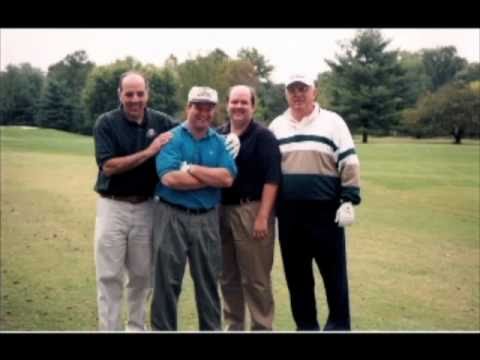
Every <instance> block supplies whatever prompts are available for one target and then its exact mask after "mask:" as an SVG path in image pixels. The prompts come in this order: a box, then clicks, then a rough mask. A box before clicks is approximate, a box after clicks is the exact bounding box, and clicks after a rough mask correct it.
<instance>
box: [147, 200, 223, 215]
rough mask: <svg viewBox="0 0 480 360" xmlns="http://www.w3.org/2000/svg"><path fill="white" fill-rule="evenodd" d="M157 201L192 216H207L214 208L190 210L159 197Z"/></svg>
mask: <svg viewBox="0 0 480 360" xmlns="http://www.w3.org/2000/svg"><path fill="white" fill-rule="evenodd" d="M155 201H158V202H161V203H164V204H166V205H168V206H171V207H173V208H174V209H177V210H180V211H183V212H185V213H187V214H190V215H201V214H205V213H207V212H209V211H212V210H213V209H214V208H210V209H203V208H200V209H190V208H187V207H185V206H183V205H179V204H174V203H171V202H170V201H167V200H165V199H162V198H161V197H158V196H155Z"/></svg>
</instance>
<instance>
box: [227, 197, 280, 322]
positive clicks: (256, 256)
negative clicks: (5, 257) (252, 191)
mask: <svg viewBox="0 0 480 360" xmlns="http://www.w3.org/2000/svg"><path fill="white" fill-rule="evenodd" d="M259 206H260V203H259V202H258V201H254V202H249V203H246V204H243V205H226V206H222V207H221V209H220V234H221V237H222V251H223V271H222V276H221V289H222V296H223V301H224V309H223V315H224V320H225V323H226V329H227V330H231V331H244V330H245V305H246V306H247V307H248V309H249V311H250V316H251V329H252V330H264V331H268V330H272V329H273V313H274V302H273V294H272V286H271V275H270V274H271V271H272V266H273V254H274V240H275V234H274V231H275V226H274V224H275V223H274V218H273V217H272V218H271V219H270V220H269V224H268V232H269V234H268V236H267V238H265V239H262V240H259V239H254V238H253V226H254V223H255V217H256V215H257V213H258V210H259Z"/></svg>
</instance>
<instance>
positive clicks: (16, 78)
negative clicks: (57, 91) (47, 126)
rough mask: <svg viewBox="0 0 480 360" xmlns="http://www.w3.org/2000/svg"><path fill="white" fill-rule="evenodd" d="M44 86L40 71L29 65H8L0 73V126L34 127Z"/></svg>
mask: <svg viewBox="0 0 480 360" xmlns="http://www.w3.org/2000/svg"><path fill="white" fill-rule="evenodd" d="M44 84H45V76H44V74H43V73H42V71H41V70H40V69H37V68H34V67H32V66H31V65H30V64H29V63H23V64H20V65H18V66H16V65H8V66H7V67H6V69H5V71H1V72H0V124H2V125H35V120H36V116H37V112H38V105H39V99H40V97H41V93H42V91H43V88H44Z"/></svg>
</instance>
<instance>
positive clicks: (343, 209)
mask: <svg viewBox="0 0 480 360" xmlns="http://www.w3.org/2000/svg"><path fill="white" fill-rule="evenodd" d="M335 222H336V223H338V226H340V227H344V226H349V225H352V224H353V223H354V222H355V210H354V209H353V205H352V203H351V202H345V203H343V204H342V205H340V207H339V208H338V210H337V216H335Z"/></svg>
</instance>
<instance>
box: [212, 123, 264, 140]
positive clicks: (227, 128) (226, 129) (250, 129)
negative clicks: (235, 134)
mask: <svg viewBox="0 0 480 360" xmlns="http://www.w3.org/2000/svg"><path fill="white" fill-rule="evenodd" d="M256 126H257V123H256V122H255V119H252V120H251V121H250V123H249V124H248V126H247V128H246V129H245V131H244V132H243V133H242V134H241V135H240V136H239V138H240V140H243V139H245V138H247V137H248V136H250V134H251V133H252V132H253V130H254V129H255V127H256ZM231 131H232V127H231V125H230V121H228V122H226V123H225V125H223V126H222V127H221V128H220V132H221V133H222V134H224V135H227V134H229V133H230V132H231Z"/></svg>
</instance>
